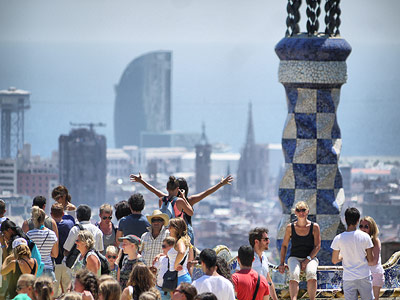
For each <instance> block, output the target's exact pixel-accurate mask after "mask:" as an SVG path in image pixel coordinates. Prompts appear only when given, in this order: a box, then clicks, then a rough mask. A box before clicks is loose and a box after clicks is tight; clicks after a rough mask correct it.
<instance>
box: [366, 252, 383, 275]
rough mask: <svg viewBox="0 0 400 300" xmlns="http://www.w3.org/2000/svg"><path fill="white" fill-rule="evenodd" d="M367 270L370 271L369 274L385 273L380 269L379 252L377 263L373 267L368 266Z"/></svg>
mask: <svg viewBox="0 0 400 300" xmlns="http://www.w3.org/2000/svg"><path fill="white" fill-rule="evenodd" d="M369 269H370V270H371V273H378V274H383V273H385V271H384V270H383V267H382V261H381V253H380V252H379V260H378V263H377V264H376V265H375V266H369Z"/></svg>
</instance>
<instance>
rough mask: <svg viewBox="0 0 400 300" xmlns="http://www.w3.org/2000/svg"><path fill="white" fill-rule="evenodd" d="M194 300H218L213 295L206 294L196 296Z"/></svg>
mask: <svg viewBox="0 0 400 300" xmlns="http://www.w3.org/2000/svg"><path fill="white" fill-rule="evenodd" d="M194 300H218V298H217V296H215V294H213V293H210V292H207V293H201V294H198V295H197V296H196V297H194Z"/></svg>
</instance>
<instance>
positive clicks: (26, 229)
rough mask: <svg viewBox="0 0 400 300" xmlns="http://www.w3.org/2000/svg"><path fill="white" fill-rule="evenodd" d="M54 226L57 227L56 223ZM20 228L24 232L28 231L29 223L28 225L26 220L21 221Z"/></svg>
mask: <svg viewBox="0 0 400 300" xmlns="http://www.w3.org/2000/svg"><path fill="white" fill-rule="evenodd" d="M56 227H57V225H56ZM21 228H22V231H23V232H25V233H27V232H28V231H29V225H28V221H27V220H25V221H24V223H22V227H21ZM53 228H54V227H53Z"/></svg>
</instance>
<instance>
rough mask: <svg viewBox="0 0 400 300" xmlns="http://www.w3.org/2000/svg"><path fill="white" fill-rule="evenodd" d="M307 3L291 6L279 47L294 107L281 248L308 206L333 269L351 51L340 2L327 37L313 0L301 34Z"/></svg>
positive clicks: (332, 6) (286, 139)
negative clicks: (299, 211) (297, 214)
mask: <svg viewBox="0 0 400 300" xmlns="http://www.w3.org/2000/svg"><path fill="white" fill-rule="evenodd" d="M301 2H302V1H301V0H293V1H289V3H288V6H287V11H288V17H287V21H286V24H287V32H286V37H285V38H283V39H282V40H281V41H280V42H279V43H278V44H277V45H276V47H275V52H276V53H277V55H278V57H279V59H280V64H279V72H278V74H279V82H280V83H282V84H283V86H284V87H285V91H286V102H287V108H288V114H287V119H286V123H285V128H284V130H283V136H282V149H283V153H284V157H285V171H284V174H283V177H282V180H281V183H280V186H279V199H280V201H281V203H282V210H283V216H282V219H281V222H280V225H279V231H278V237H277V243H278V246H279V247H280V245H282V240H283V237H284V234H285V228H286V226H287V224H288V223H289V222H292V221H293V220H294V215H293V213H292V209H293V207H294V206H295V205H296V203H297V202H299V201H305V202H306V203H307V204H308V206H309V208H310V212H309V215H308V218H309V219H310V220H311V221H314V222H317V223H318V224H319V226H320V229H321V240H322V241H321V250H320V251H319V253H318V259H319V261H320V264H321V265H329V264H331V253H332V249H331V248H330V246H331V243H332V240H333V238H334V237H335V235H336V234H337V233H339V232H340V231H341V230H343V227H342V224H341V221H340V210H341V207H342V205H343V202H344V199H345V198H344V191H343V183H342V175H341V173H340V171H339V167H338V163H339V156H340V151H341V147H342V139H341V134H340V129H339V125H338V122H337V116H336V112H337V108H338V105H339V100H340V88H341V86H342V85H343V84H344V83H345V82H346V81H347V66H346V59H347V57H348V56H349V54H350V52H351V46H350V45H349V44H348V43H347V42H346V41H345V40H344V39H343V38H341V37H340V35H339V26H340V12H341V10H340V8H339V2H340V1H339V0H329V1H326V3H325V5H324V9H325V14H326V16H325V19H324V20H325V24H326V29H325V32H324V33H321V32H320V33H319V32H318V27H319V21H318V17H319V14H320V12H321V9H320V3H319V1H311V0H307V1H306V2H307V8H306V11H307V18H308V21H307V32H306V33H300V30H299V25H298V22H299V19H300V6H301Z"/></svg>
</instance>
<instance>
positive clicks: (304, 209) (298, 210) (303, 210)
mask: <svg viewBox="0 0 400 300" xmlns="http://www.w3.org/2000/svg"><path fill="white" fill-rule="evenodd" d="M306 210H307V209H306V208H296V211H297V212H306Z"/></svg>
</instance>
